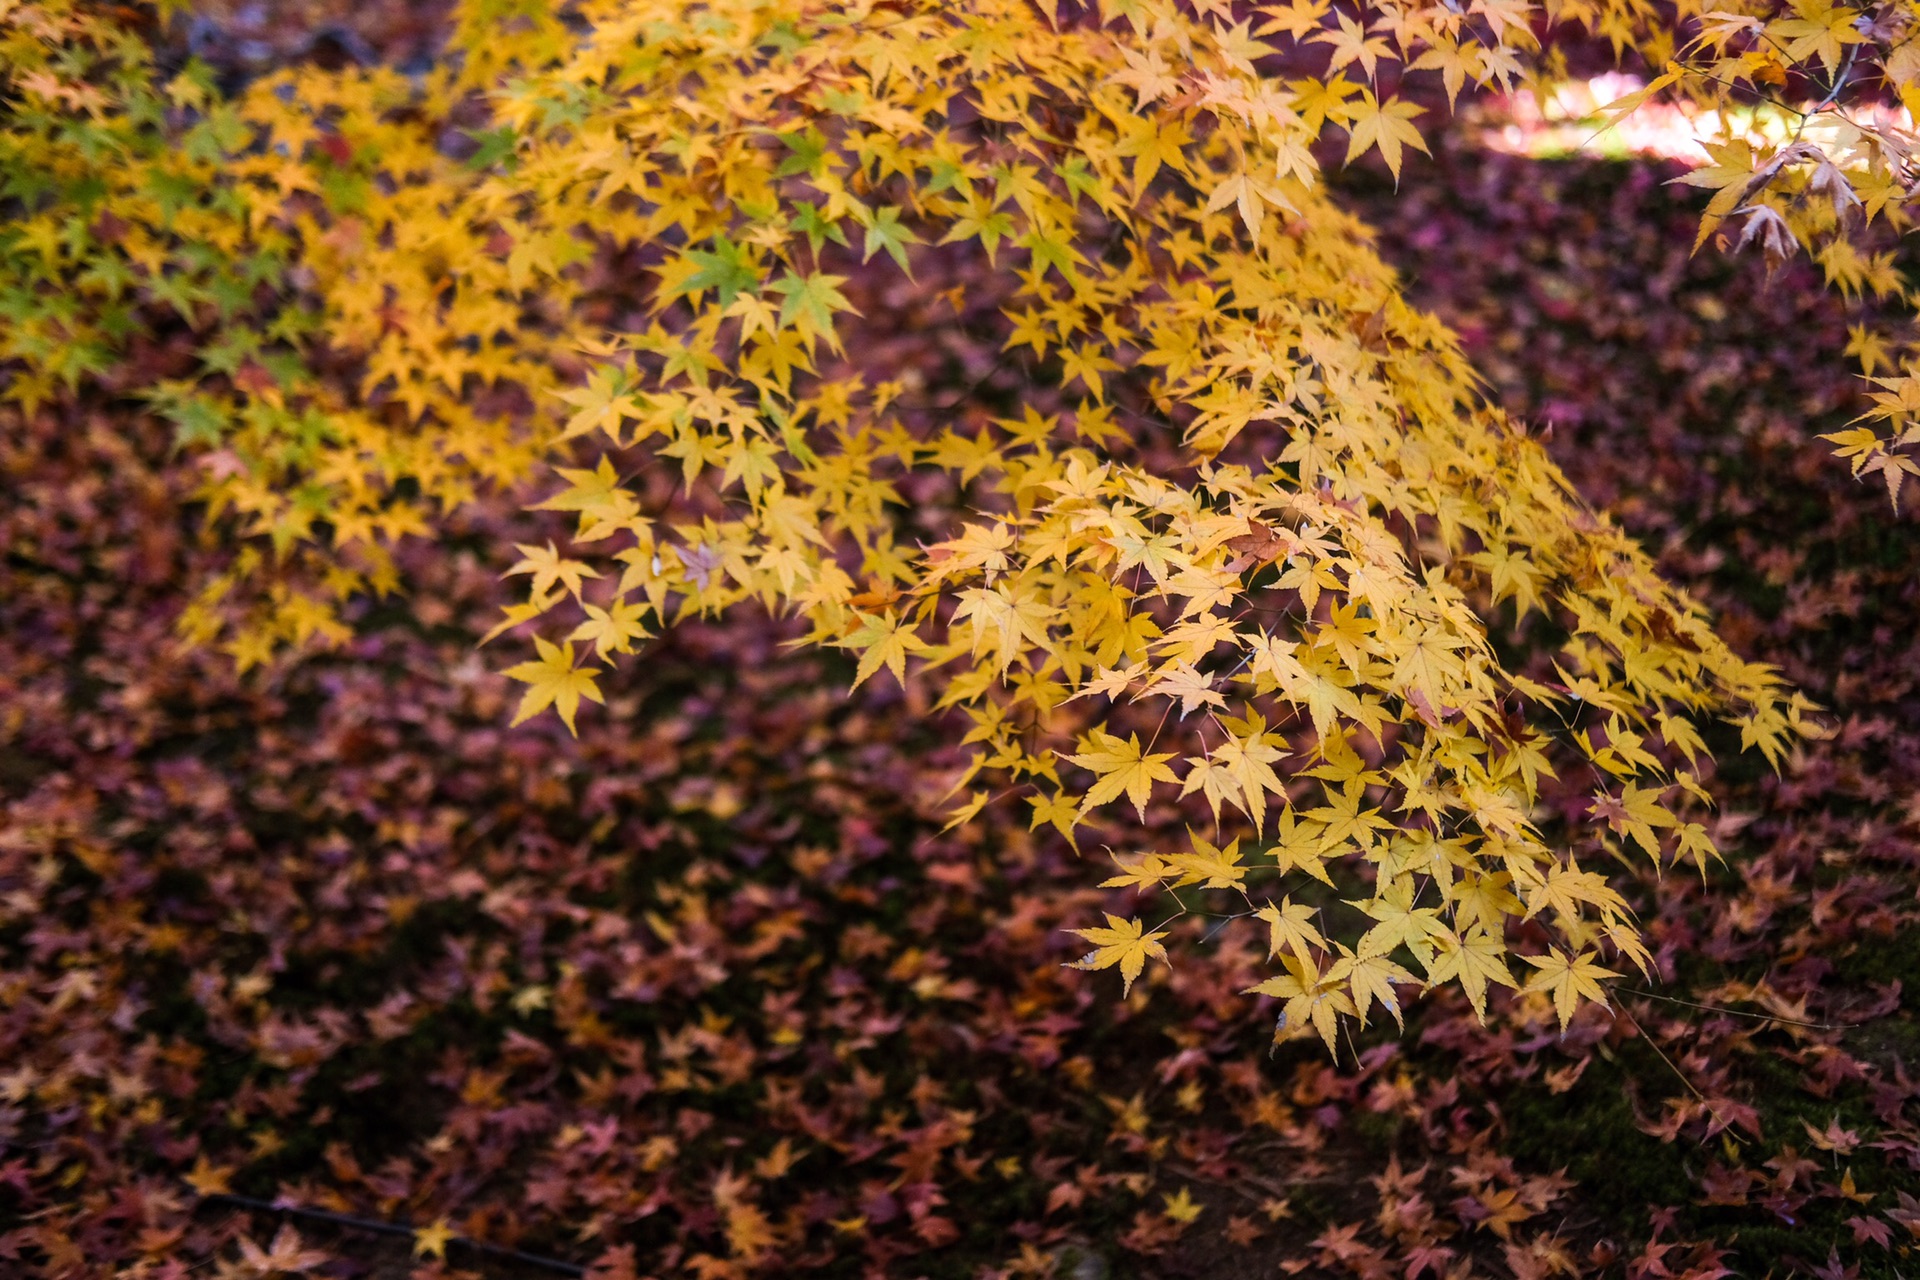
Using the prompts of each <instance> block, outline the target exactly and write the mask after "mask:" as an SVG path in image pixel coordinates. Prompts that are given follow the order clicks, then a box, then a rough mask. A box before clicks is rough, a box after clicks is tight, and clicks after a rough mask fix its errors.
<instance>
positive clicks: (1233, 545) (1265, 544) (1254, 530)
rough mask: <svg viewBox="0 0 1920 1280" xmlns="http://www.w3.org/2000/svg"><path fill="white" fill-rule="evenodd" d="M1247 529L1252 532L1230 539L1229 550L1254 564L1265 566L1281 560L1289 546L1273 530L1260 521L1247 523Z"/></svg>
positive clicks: (1227, 543)
mask: <svg viewBox="0 0 1920 1280" xmlns="http://www.w3.org/2000/svg"><path fill="white" fill-rule="evenodd" d="M1247 528H1248V529H1249V530H1251V532H1248V533H1243V534H1241V535H1240V536H1239V537H1237V538H1228V539H1227V541H1226V546H1227V549H1228V550H1229V551H1232V552H1233V553H1234V554H1235V555H1236V556H1241V557H1244V558H1245V559H1247V560H1248V561H1249V562H1251V563H1253V564H1264V563H1266V562H1267V561H1269V560H1277V559H1279V558H1280V556H1281V554H1282V553H1283V552H1285V551H1286V549H1287V544H1286V543H1285V542H1284V541H1282V540H1281V539H1280V538H1278V537H1276V536H1275V535H1274V532H1273V530H1272V529H1269V528H1268V527H1267V526H1266V525H1264V524H1261V523H1260V522H1259V521H1258V520H1249V521H1247Z"/></svg>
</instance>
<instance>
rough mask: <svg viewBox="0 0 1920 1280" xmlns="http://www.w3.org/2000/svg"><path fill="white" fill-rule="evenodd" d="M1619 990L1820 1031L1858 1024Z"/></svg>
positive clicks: (1672, 1002)
mask: <svg viewBox="0 0 1920 1280" xmlns="http://www.w3.org/2000/svg"><path fill="white" fill-rule="evenodd" d="M1620 990H1621V991H1624V992H1626V993H1627V994H1628V995H1630V996H1645V997H1646V998H1647V999H1649V1000H1665V1001H1666V1002H1667V1003H1668V1004H1683V1005H1685V1006H1687V1008H1689V1009H1700V1010H1703V1011H1704V1012H1707V1013H1724V1014H1727V1015H1729V1016H1731V1017H1735V1018H1755V1019H1758V1020H1759V1021H1761V1022H1784V1023H1786V1024H1787V1025H1788V1026H1794V1027H1813V1028H1815V1029H1817V1030H1820V1031H1851V1030H1853V1029H1854V1028H1856V1027H1858V1026H1859V1025H1860V1024H1859V1023H1857V1022H1808V1021H1807V1020H1806V1019H1804V1018H1783V1017H1781V1016H1780V1015H1779V1014H1777V1013H1749V1012H1747V1011H1746V1010H1744V1009H1728V1008H1725V1007H1724V1006H1721V1005H1717V1004H1699V1003H1696V1002H1695V1001H1692V1000H1682V999H1680V998H1679V997H1678V996H1663V995H1661V994H1660V993H1659V992H1657V991H1636V990H1634V989H1633V988H1632V987H1621V988H1620Z"/></svg>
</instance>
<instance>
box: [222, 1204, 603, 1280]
mask: <svg viewBox="0 0 1920 1280" xmlns="http://www.w3.org/2000/svg"><path fill="white" fill-rule="evenodd" d="M200 1200H201V1203H203V1204H230V1205H233V1206H235V1207H236V1208H241V1209H252V1210H255V1211H257V1212H260V1213H284V1214H288V1215H291V1216H293V1217H297V1218H310V1219H312V1220H314V1221H316V1222H328V1223H332V1224H333V1225H334V1226H336V1227H349V1228H352V1229H353V1230H356V1231H366V1232H370V1233H372V1234H375V1235H383V1236H407V1237H412V1236H413V1235H415V1234H416V1232H415V1230H414V1228H412V1227H409V1226H406V1225H404V1224H403V1223H398V1222H382V1221H381V1220H379V1219H378V1218H356V1217H353V1216H352V1215H351V1214H345V1213H334V1212H331V1211H330V1210H327V1209H308V1208H304V1207H302V1206H300V1205H291V1204H275V1203H273V1202H272V1201H270V1200H256V1199H254V1198H253V1197H252V1196H237V1195H233V1194H231V1193H230V1192H225V1191H219V1192H215V1193H213V1194H212V1195H202V1196H201V1197H200ZM447 1243H449V1244H460V1245H465V1246H466V1247H467V1248H469V1249H472V1250H474V1251H475V1252H477V1253H484V1254H490V1255H492V1256H493V1257H496V1258H507V1259H510V1260H511V1261H514V1262H524V1263H526V1264H528V1265H529V1266H535V1267H545V1268H546V1269H547V1270H549V1271H557V1272H559V1273H560V1274H561V1275H568V1276H584V1275H586V1274H587V1269H586V1268H585V1267H583V1266H581V1265H579V1264H578V1263H575V1262H562V1261H560V1260H559V1259H558V1258H543V1257H541V1256H540V1255H539V1254H537V1253H522V1252H521V1251H520V1250H518V1249H509V1248H507V1247H505V1246H504V1245H497V1244H488V1243H486V1242H485V1241H484V1240H474V1239H471V1238H469V1237H467V1236H448V1237H447Z"/></svg>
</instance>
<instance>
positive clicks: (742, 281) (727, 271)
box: [673, 235, 760, 307]
mask: <svg viewBox="0 0 1920 1280" xmlns="http://www.w3.org/2000/svg"><path fill="white" fill-rule="evenodd" d="M686 259H687V261H689V262H691V263H693V264H694V265H695V266H697V267H699V268H700V270H698V271H696V272H695V273H694V274H692V275H690V276H688V277H687V278H686V279H685V280H682V281H681V282H680V284H679V286H678V287H676V288H675V289H674V291H673V292H674V296H676V297H677V296H679V295H680V294H683V293H703V292H705V291H706V290H708V289H717V290H718V291H719V293H720V305H721V306H723V307H730V306H732V305H733V300H734V299H735V298H737V297H739V296H740V295H741V294H742V293H754V292H758V290H759V288H760V276H759V273H757V272H756V271H754V269H753V264H752V263H750V262H749V261H748V260H747V257H746V246H745V245H738V244H735V243H734V242H733V241H731V240H729V239H727V238H726V236H724V235H716V236H714V238H713V250H712V251H711V252H708V251H707V250H704V249H689V250H687V252H686Z"/></svg>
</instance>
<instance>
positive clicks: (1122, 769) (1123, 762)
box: [1063, 729, 1180, 822]
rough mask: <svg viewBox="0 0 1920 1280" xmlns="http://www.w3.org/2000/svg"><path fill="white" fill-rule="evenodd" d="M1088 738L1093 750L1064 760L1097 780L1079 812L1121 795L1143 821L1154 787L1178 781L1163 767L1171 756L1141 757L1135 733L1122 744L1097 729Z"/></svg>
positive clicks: (1138, 736) (1168, 753)
mask: <svg viewBox="0 0 1920 1280" xmlns="http://www.w3.org/2000/svg"><path fill="white" fill-rule="evenodd" d="M1087 736H1088V739H1089V744H1090V745H1091V747H1092V748H1093V749H1092V750H1090V751H1082V752H1079V753H1078V754H1075V755H1066V756H1065V758H1066V759H1067V760H1069V761H1071V762H1072V763H1074V764H1077V765H1079V766H1080V767H1081V768H1082V769H1090V770H1092V771H1093V772H1094V773H1096V774H1098V775H1099V778H1100V780H1099V781H1098V782H1096V783H1094V785H1093V790H1091V791H1089V792H1087V798H1086V799H1085V800H1084V801H1082V802H1081V805H1080V811H1081V812H1082V813H1086V812H1088V811H1090V810H1093V809H1097V808H1099V807H1100V806H1101V805H1103V804H1106V803H1107V802H1108V801H1109V800H1113V799H1115V798H1116V797H1118V796H1119V795H1121V794H1122V793H1123V792H1124V793H1125V794H1126V797H1127V799H1128V800H1131V801H1132V802H1133V807H1134V811H1135V812H1136V813H1137V814H1139V816H1140V820H1141V821H1143V822H1144V821H1146V817H1147V797H1148V795H1149V794H1151V793H1152V791H1153V784H1154V783H1156V782H1178V781H1180V779H1179V778H1178V777H1176V776H1175V774H1174V772H1173V770H1171V769H1169V768H1167V766H1166V761H1168V760H1171V759H1173V753H1172V752H1170V751H1169V752H1162V753H1159V754H1155V755H1147V754H1144V753H1143V752H1142V751H1141V748H1140V735H1139V734H1137V733H1135V734H1129V735H1128V737H1127V740H1126V741H1125V742H1122V741H1121V740H1120V739H1119V738H1117V737H1115V736H1114V735H1113V734H1110V733H1106V732H1104V731H1102V730H1099V729H1095V730H1094V731H1093V732H1092V733H1090V734H1088V735H1087ZM1063 754H1064V753H1063Z"/></svg>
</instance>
